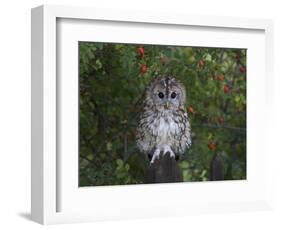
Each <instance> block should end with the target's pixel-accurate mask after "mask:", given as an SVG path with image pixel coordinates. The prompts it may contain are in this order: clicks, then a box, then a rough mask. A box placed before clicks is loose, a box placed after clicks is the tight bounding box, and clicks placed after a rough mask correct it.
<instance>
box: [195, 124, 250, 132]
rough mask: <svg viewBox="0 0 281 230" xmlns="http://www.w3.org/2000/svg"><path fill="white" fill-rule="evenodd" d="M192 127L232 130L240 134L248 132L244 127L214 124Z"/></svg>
mask: <svg viewBox="0 0 281 230" xmlns="http://www.w3.org/2000/svg"><path fill="white" fill-rule="evenodd" d="M192 127H206V128H214V129H230V130H234V131H238V132H243V133H244V132H246V130H247V129H246V128H242V127H233V126H227V125H212V124H192Z"/></svg>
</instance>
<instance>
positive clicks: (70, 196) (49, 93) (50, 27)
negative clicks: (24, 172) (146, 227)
mask: <svg viewBox="0 0 281 230" xmlns="http://www.w3.org/2000/svg"><path fill="white" fill-rule="evenodd" d="M80 19H83V20H82V21H88V22H94V21H102V22H104V23H106V24H107V25H109V26H113V27H114V25H113V24H114V23H115V22H120V23H123V24H128V25H130V26H131V27H132V25H134V23H135V24H138V25H148V26H150V27H151V28H158V27H161V28H162V29H163V28H164V29H163V31H164V32H165V27H167V28H172V29H173V28H178V27H180V28H181V30H184V28H185V27H186V28H187V27H192V28H200V30H203V32H204V30H206V31H208V30H209V29H211V30H213V29H215V30H219V31H223V30H225V31H232V30H236V31H238V30H239V31H240V32H241V31H242V32H241V33H245V34H247V33H251V31H252V32H253V31H256V32H257V33H255V32H254V33H253V34H260V36H259V37H260V40H258V41H257V43H256V44H255V39H254V38H252V37H251V36H249V37H248V38H246V37H247V36H245V41H244V42H247V39H248V43H244V44H249V46H250V43H252V44H253V47H252V50H254V49H255V47H256V49H261V50H260V53H258V54H262V58H261V57H260V59H256V60H254V59H253V61H252V62H254V61H258V63H259V68H260V69H259V70H260V71H259V73H257V74H258V76H259V77H257V79H256V80H251V78H250V80H249V82H248V83H247V84H248V86H247V87H250V89H251V90H249V91H250V92H249V95H248V96H249V98H250V99H249V100H250V105H251V104H253V103H252V102H253V100H252V101H251V98H252V99H256V100H257V99H260V101H261V103H263V105H264V106H265V107H266V108H267V111H271V109H272V101H273V100H272V91H271V89H272V84H273V64H272V63H273V22H272V21H271V20H266V19H247V18H231V17H214V16H212V17H210V16H204V17H202V16H189V15H174V14H161V13H157V12H155V13H153V14H152V13H149V12H131V11H117V10H116V11H114V10H101V9H91V8H79V7H66V6H51V5H47V6H46V5H45V6H40V7H37V8H34V9H32V188H31V192H32V194H31V197H32V204H31V213H32V219H33V220H34V221H36V222H39V223H41V224H56V223H70V222H82V221H95V220H107V219H124V218H141V217H151V216H158V217H159V216H171V215H185V214H195V213H206V212H225V211H232V212H233V211H243V210H264V209H270V208H272V184H273V179H272V171H271V170H272V169H271V167H270V166H271V163H270V162H271V160H272V157H271V153H270V150H269V149H270V148H269V146H268V145H267V144H266V143H267V141H266V140H264V139H257V140H260V141H264V142H265V144H264V146H263V148H262V150H261V149H259V148H256V149H250V150H251V151H252V152H253V151H256V152H257V154H256V157H251V156H253V154H249V157H248V155H247V164H248V162H249V163H250V164H251V165H253V167H252V168H253V170H252V169H251V167H250V169H249V171H248V172H247V180H246V181H244V182H241V181H236V182H234V181H229V182H227V186H226V185H225V184H224V183H226V182H215V183H203V184H201V183H189V185H184V184H176V185H175V184H173V185H171V184H161V185H153V186H148V185H138V186H115V187H114V188H113V187H111V186H106V187H103V188H96V189H91V188H86V189H84V190H83V191H80V190H79V192H78V193H79V194H78V193H77V191H78V189H79V188H78V187H77V186H75V183H77V182H76V181H77V179H75V178H74V177H75V175H77V170H76V169H75V167H74V168H73V171H74V173H71V171H62V170H61V168H60V164H61V163H64V167H63V168H64V170H65V169H67V170H72V166H73V165H75V158H73V157H72V158H71V159H72V160H69V163H68V162H65V158H64V157H61V156H58V155H57V152H58V151H59V147H58V146H59V143H58V127H59V125H60V124H59V123H58V121H59V120H58V111H59V110H61V109H62V108H63V106H61V103H63V100H62V101H60V103H58V95H59V94H60V90H61V88H60V87H59V84H58V82H57V81H58V80H57V75H58V74H60V71H59V70H58V69H59V66H58V65H59V64H60V63H61V62H60V61H59V58H58V52H59V48H60V47H59V46H58V44H61V43H59V42H58V41H60V40H59V38H58V31H59V29H61V28H62V27H61V24H60V23H61V22H62V21H63V20H66V21H67V20H68V22H70V24H71V23H73V22H75V21H77V22H78V21H79V20H80ZM79 23H83V22H81V20H80V22H79ZM79 23H77V24H76V28H75V30H73V31H72V29H71V28H72V27H71V25H70V26H69V23H68V28H70V30H68V32H69V31H71V33H72V35H73V33H77V30H80V31H81V34H85V36H87V34H88V29H87V28H86V27H85V28H84V29H83V28H82V26H81V25H80V24H79ZM117 24H118V23H117ZM80 27H81V28H80ZM66 30H67V29H66ZM83 30H84V32H83ZM75 31H76V32H75ZM68 32H67V31H66V33H68ZM59 33H61V32H60V31H59ZM115 33H116V34H117V32H115ZM81 36H82V35H81ZM216 36H217V35H214V37H213V38H216ZM253 36H255V35H253ZM71 37H72V36H71ZM74 37H75V36H74ZM107 37H109V34H108V33H106V32H105V35H103V36H101V37H100V38H99V41H107ZM129 37H130V36H129ZM156 38H157V37H156ZM77 39H78V38H77ZM84 39H87V38H84ZM108 39H109V40H110V39H112V38H108ZM115 39H117V40H114V41H123V40H122V39H123V38H122V37H120V38H118V37H116V36H115ZM130 39H132V40H131V41H133V40H134V39H135V38H134V37H132V38H130ZM167 39H168V38H167ZM194 39H196V36H194ZM210 39H211V36H210ZM235 39H236V40H235ZM239 39H240V38H239V36H237V37H236V38H235V37H234V38H233V40H234V41H236V42H238V43H239ZM251 39H252V40H251ZM110 41H112V40H110ZM126 41H127V40H126ZM142 41H144V43H148V42H151V43H152V44H154V43H155V42H156V41H154V40H153V39H152V38H149V37H144V38H143V40H142ZM62 42H64V40H62ZM160 42H161V41H160ZM162 42H163V44H166V43H169V40H166V41H164V40H163V41H162ZM238 43H235V42H233V43H228V45H231V46H235V44H236V45H237V44H238ZM176 44H183V43H180V41H177V42H176ZM221 44H222V43H219V42H218V43H216V39H213V43H212V46H216V45H217V46H219V47H220V46H221ZM241 44H242V41H241ZM201 45H202V44H201ZM225 46H227V44H225ZM238 46H239V44H238ZM259 46H261V48H258V47H259ZM245 48H247V47H245ZM67 52H69V55H67V56H70V57H71V56H73V55H74V56H75V52H74V53H72V54H71V52H70V51H67ZM253 54H254V53H253ZM253 56H254V55H253ZM249 65H250V67H249V69H250V70H249V71H251V61H250V63H249ZM252 66H253V65H252ZM74 73H75V70H74ZM251 74H252V75H254V74H255V72H252V73H250V76H251ZM70 75H71V73H70ZM263 83H265V84H263ZM64 87H66V88H65V89H66V90H65V91H67V87H71V84H69V85H66V84H64ZM74 87H75V85H74ZM257 90H259V92H261V93H260V94H259V95H257V94H256V91H257ZM247 103H248V101H247ZM249 109H250V111H251V109H252V113H251V112H250V114H253V113H254V111H258V108H257V107H255V106H254V104H253V106H250V108H249ZM70 117H71V116H70ZM264 118H265V119H266V121H267V122H264V125H263V126H262V127H261V130H262V131H263V133H264V135H265V136H266V138H268V137H269V132H270V127H269V126H268V122H269V121H270V113H267V114H265V112H263V111H260V112H259V116H257V118H255V117H254V116H250V117H247V121H249V119H251V122H250V126H251V127H253V126H254V125H255V124H256V123H257V122H260V121H261V120H262V119H264ZM74 130H75V127H74ZM70 135H71V132H70ZM255 138H260V137H257V136H255V130H254V129H252V132H250V134H249V135H248V136H247V139H248V140H249V141H252V142H253V143H254V141H255ZM74 147H75V146H74ZM74 151H75V150H74ZM247 151H248V150H247ZM251 151H250V152H251ZM261 151H263V153H266V154H260V153H261ZM74 153H75V152H74ZM77 154H78V153H77ZM60 161H63V162H60ZM254 165H259V166H262V167H261V168H262V170H261V172H258V170H256V169H255V168H256V167H254ZM66 173H70V174H68V175H70V180H69V181H71V179H73V181H74V182H75V183H74V184H71V183H70V184H66V185H65V183H63V182H64V176H63V175H65V174H66ZM259 178H260V179H259ZM252 181H253V183H252ZM185 184H186V183H185ZM206 188H207V189H208V190H209V194H210V196H209V198H208V197H207V198H205V199H201V198H200V194H202V190H206ZM61 190H62V191H64V192H61ZM257 190H258V192H256V194H253V191H257ZM186 191H188V192H189V194H188V196H189V197H191V199H189V200H188V199H187V200H186V202H185V201H183V199H182V198H183V197H184V196H185V194H186ZM218 191H224V192H225V194H230V193H231V194H232V193H233V194H234V193H236V194H240V195H237V196H236V197H235V198H233V197H229V196H219V195H216V193H218ZM167 193H169V196H172V197H173V196H174V197H177V198H175V199H174V200H169V202H166V204H165V205H161V199H162V200H163V199H166V198H165V197H166V196H165V195H163V194H167ZM241 193H244V194H243V195H244V197H242V195H241ZM75 194H76V195H75ZM149 194H152V196H149ZM157 194H158V195H157ZM93 196H94V197H96V198H97V199H93V200H89V197H93ZM83 197H84V198H87V199H83ZM112 197H114V199H115V200H114V199H113V198H112ZM116 198H117V199H116ZM116 200H117V201H116ZM62 201H63V207H64V208H61V202H62ZM133 201H135V202H133ZM112 202H113V204H112ZM114 202H115V203H114ZM151 204H152V205H151ZM149 205H151V206H149ZM93 206H94V208H92V207H93ZM89 207H90V208H89ZM120 210H121V211H120Z"/></svg>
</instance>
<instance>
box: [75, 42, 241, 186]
mask: <svg viewBox="0 0 281 230" xmlns="http://www.w3.org/2000/svg"><path fill="white" fill-rule="evenodd" d="M159 75H173V76H175V77H176V78H178V79H179V80H180V81H181V82H182V83H183V84H184V85H185V86H186V90H187V104H186V110H187V111H188V113H189V117H190V124H191V128H192V147H191V148H190V149H189V150H187V151H186V153H185V154H184V156H183V157H182V158H181V160H180V161H179V166H180V168H181V169H182V172H183V179H184V181H206V180H209V168H210V162H211V160H212V158H213V156H214V154H218V155H219V156H220V158H221V160H222V162H223V168H224V178H225V179H226V180H237V179H246V50H245V49H228V48H202V47H177V46H160V45H140V44H110V43H93V42H79V90H80V92H79V93H80V99H79V101H80V109H79V113H80V121H79V122H80V124H79V125H80V126H79V128H80V131H79V132H80V140H79V141H80V144H79V146H80V150H79V154H80V155H79V156H80V157H79V185H80V186H98V185H121V184H141V183H144V172H145V169H146V167H147V166H148V165H149V161H148V159H146V158H145V156H144V154H142V153H140V152H139V151H138V149H137V148H136V144H135V129H136V126H137V115H138V113H139V111H140V102H141V100H142V96H143V92H144V89H145V87H146V86H147V84H149V82H150V81H151V80H152V79H153V78H155V77H157V76H159Z"/></svg>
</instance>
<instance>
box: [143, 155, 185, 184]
mask: <svg viewBox="0 0 281 230" xmlns="http://www.w3.org/2000/svg"><path fill="white" fill-rule="evenodd" d="M182 181H183V178H182V172H181V169H180V168H179V166H178V165H177V161H176V160H175V158H174V157H170V153H166V154H165V155H163V154H160V157H159V159H156V160H155V161H154V163H152V164H150V165H149V166H148V168H147V169H146V172H145V183H147V184H152V183H171V182H182Z"/></svg>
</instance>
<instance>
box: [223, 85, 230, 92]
mask: <svg viewBox="0 0 281 230" xmlns="http://www.w3.org/2000/svg"><path fill="white" fill-rule="evenodd" d="M223 91H224V93H229V91H230V88H229V86H228V85H224V87H223Z"/></svg>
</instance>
